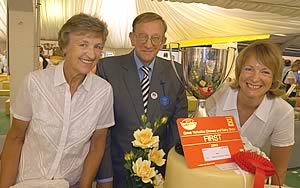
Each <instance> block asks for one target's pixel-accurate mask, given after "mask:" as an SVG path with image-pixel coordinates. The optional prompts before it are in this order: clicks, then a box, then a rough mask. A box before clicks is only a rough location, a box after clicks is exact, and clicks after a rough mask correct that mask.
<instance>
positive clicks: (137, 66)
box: [96, 12, 187, 188]
mask: <svg viewBox="0 0 300 188" xmlns="http://www.w3.org/2000/svg"><path fill="white" fill-rule="evenodd" d="M132 26H133V31H132V32H131V33H130V34H129V37H130V40H131V43H132V46H134V47H135V48H134V50H133V51H131V52H130V53H129V54H126V55H122V56H115V57H109V58H104V59H102V60H101V62H99V63H98V65H97V71H96V73H97V75H100V76H101V77H103V78H104V79H106V80H107V81H108V82H109V83H110V84H111V85H112V87H113V93H114V115H115V126H114V128H112V129H111V130H110V135H109V137H108V141H107V143H108V145H107V148H106V153H105V157H104V158H105V159H103V162H102V164H101V167H100V169H99V171H98V176H97V182H98V184H97V187H98V188H99V187H101V188H102V187H112V182H111V181H112V180H113V187H114V188H122V187H126V170H125V168H124V154H125V153H126V152H129V151H130V150H131V148H132V144H131V141H132V140H134V137H133V132H134V131H135V130H137V129H138V128H140V127H141V126H142V123H141V120H140V117H141V115H142V114H143V113H145V112H146V116H147V118H148V120H149V121H150V122H151V123H152V125H153V122H154V121H155V120H156V119H157V118H158V117H159V116H167V117H168V118H169V120H168V123H167V126H161V127H160V128H159V129H158V130H157V131H156V132H155V133H154V134H155V135H159V136H160V147H161V148H162V149H163V150H164V151H165V152H168V151H169V149H170V148H171V147H172V146H174V145H175V143H176V142H178V141H179V135H178V130H177V126H176V119H177V118H179V117H187V98H186V94H185V90H184V87H183V86H182V85H181V83H180V81H179V80H178V78H177V77H176V73H175V71H174V70H173V69H172V64H171V62H170V61H168V60H164V59H162V58H159V57H156V55H157V54H158V52H159V50H160V49H161V47H162V46H163V45H164V43H165V41H166V37H165V33H166V31H167V25H166V23H165V21H164V20H163V19H162V17H161V16H159V15H157V14H155V13H151V12H147V13H143V14H141V15H139V16H137V17H136V18H135V20H134V21H133V24H132ZM175 64H176V65H175V67H176V69H177V71H178V73H179V75H180V76H181V77H182V67H181V66H180V65H179V64H177V63H175ZM143 66H146V67H148V68H149V69H148V70H149V73H148V77H149V80H150V89H149V92H148V98H147V99H148V100H147V101H146V102H145V95H144V96H143V95H142V89H141V88H142V86H141V82H142V80H143V78H144V72H143V71H142V67H143ZM143 87H144V86H143ZM110 154H111V156H110ZM111 165H112V166H111ZM111 169H112V171H113V172H112V171H111ZM162 171H164V170H162ZM112 176H113V178H112Z"/></svg>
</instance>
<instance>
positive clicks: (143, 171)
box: [132, 157, 156, 183]
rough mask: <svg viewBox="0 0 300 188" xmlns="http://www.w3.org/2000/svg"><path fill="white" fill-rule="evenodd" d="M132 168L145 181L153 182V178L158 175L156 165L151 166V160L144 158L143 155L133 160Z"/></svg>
mask: <svg viewBox="0 0 300 188" xmlns="http://www.w3.org/2000/svg"><path fill="white" fill-rule="evenodd" d="M132 170H133V172H134V173H135V175H136V176H138V177H140V178H141V179H142V181H143V182H144V183H152V180H151V178H153V177H154V176H155V175H156V172H155V169H154V167H152V168H151V161H148V160H142V158H141V157H140V158H138V159H137V160H136V162H132Z"/></svg>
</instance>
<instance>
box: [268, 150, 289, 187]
mask: <svg viewBox="0 0 300 188" xmlns="http://www.w3.org/2000/svg"><path fill="white" fill-rule="evenodd" d="M291 154H292V146H287V147H276V146H271V152H270V159H271V161H272V163H273V164H274V166H275V168H276V171H277V173H278V175H279V178H280V184H281V185H282V184H283V183H284V180H285V175H286V171H287V167H288V162H289V159H290V157H291ZM272 184H273V185H279V182H278V180H277V178H276V176H273V177H272Z"/></svg>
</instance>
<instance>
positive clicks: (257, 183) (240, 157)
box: [232, 151, 280, 188]
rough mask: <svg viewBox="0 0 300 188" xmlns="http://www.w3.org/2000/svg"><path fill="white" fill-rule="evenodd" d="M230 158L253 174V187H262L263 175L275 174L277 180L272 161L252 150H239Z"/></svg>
mask: <svg viewBox="0 0 300 188" xmlns="http://www.w3.org/2000/svg"><path fill="white" fill-rule="evenodd" d="M232 159H233V161H234V162H236V163H237V164H238V165H239V166H240V167H241V168H242V169H243V170H245V171H247V172H250V173H252V174H255V178H254V188H264V184H265V177H266V176H273V175H274V174H275V175H276V177H277V179H278V182H279V176H278V174H277V172H276V170H275V167H274V165H273V164H272V162H271V161H269V160H267V159H265V158H263V157H262V156H260V155H258V154H256V153H254V152H249V151H245V152H239V153H236V154H235V155H233V156H232ZM279 188H280V182H279Z"/></svg>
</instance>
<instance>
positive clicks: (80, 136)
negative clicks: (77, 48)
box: [12, 63, 114, 185]
mask: <svg viewBox="0 0 300 188" xmlns="http://www.w3.org/2000/svg"><path fill="white" fill-rule="evenodd" d="M63 64H64V63H61V64H59V65H57V66H56V67H51V68H49V69H44V70H39V71H35V72H32V73H30V74H29V75H28V77H27V78H26V79H25V81H24V83H23V86H22V87H21V88H20V91H19V94H18V96H17V98H16V102H15V103H14V104H13V106H12V113H13V117H15V118H17V119H20V120H23V121H30V124H29V126H28V129H27V132H26V137H25V142H24V145H23V148H22V153H21V158H20V164H19V173H18V177H17V182H20V181H24V180H29V179H66V180H67V181H68V182H69V183H70V185H73V184H75V183H76V182H78V181H79V179H80V176H81V173H82V169H83V163H84V160H85V158H86V156H87V154H88V152H89V145H90V139H91V136H92V134H93V132H94V131H95V129H103V128H107V127H110V126H112V125H114V117H113V94H112V88H111V86H110V84H109V83H108V82H106V81H105V80H103V79H102V78H100V77H98V76H96V75H94V74H88V75H87V76H86V78H85V79H84V81H83V82H82V83H81V85H80V86H79V87H78V89H77V91H76V92H75V93H74V95H73V97H71V93H70V88H69V85H68V84H67V82H66V80H65V77H64V73H63Z"/></svg>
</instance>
